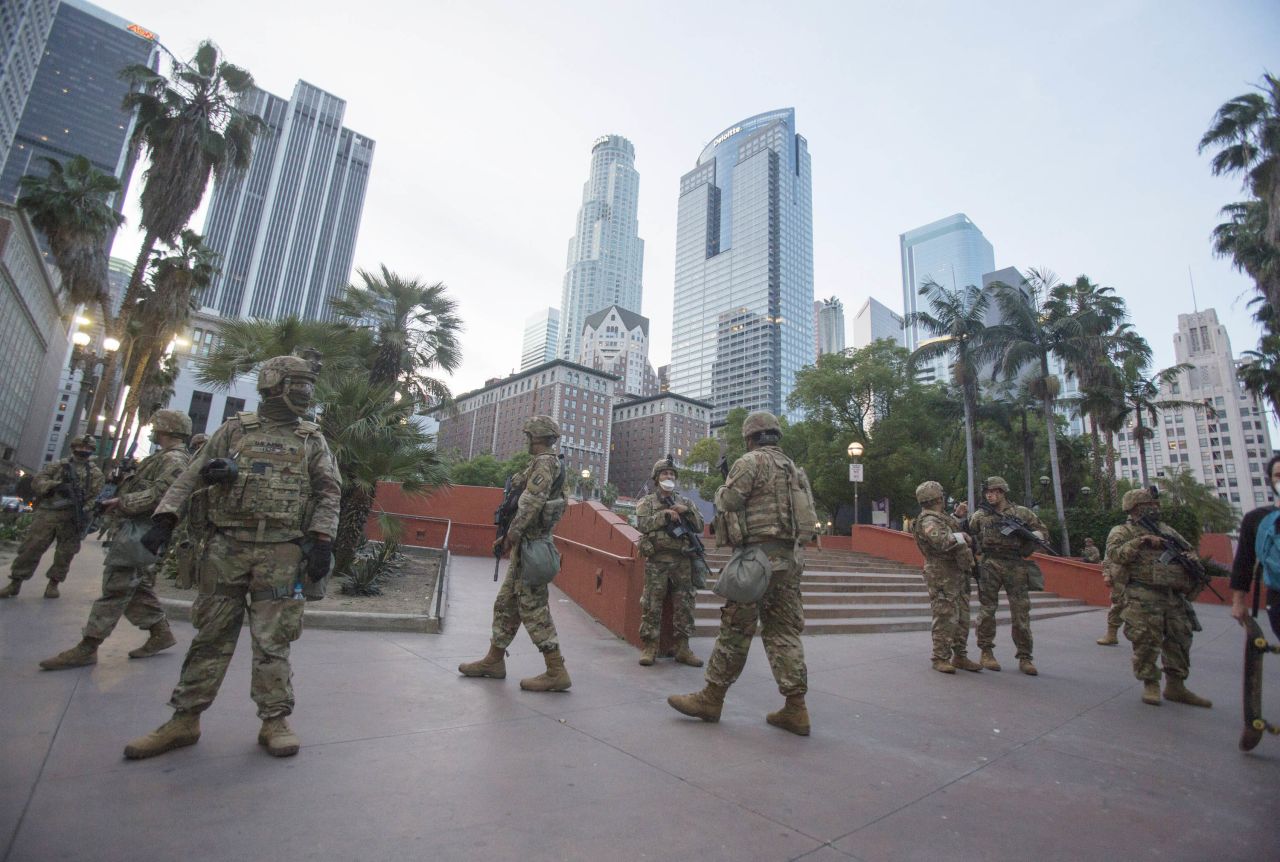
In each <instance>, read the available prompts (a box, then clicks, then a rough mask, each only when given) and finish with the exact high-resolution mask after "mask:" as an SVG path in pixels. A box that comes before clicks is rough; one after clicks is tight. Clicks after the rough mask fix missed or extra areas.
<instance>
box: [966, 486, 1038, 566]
mask: <svg viewBox="0 0 1280 862" xmlns="http://www.w3.org/2000/svg"><path fill="white" fill-rule="evenodd" d="M1002 515H1012V516H1013V517H1015V518H1017V519H1018V520H1020V521H1022V522H1023V523H1024V524H1026V525H1027V528H1028V529H1030V530H1031V531H1032V532H1036V533H1040V534H1041V535H1042V536H1047V535H1049V529H1048V528H1047V527H1045V525H1044V522H1043V521H1041V520H1040V518H1039V517H1037V515H1036V513H1035V512H1033V511H1031V510H1030V509H1028V508H1027V507H1026V506H1018V505H1015V504H1013V503H1010V502H1009V501H1007V500H1006V501H1005V504H1004V506H1003V507H1001V508H1000V509H999V510H998V513H997V514H994V515H993V514H991V513H989V512H986V511H984V510H982V509H978V510H977V511H976V512H974V513H973V514H971V515H970V516H969V532H970V533H972V534H973V536H974V538H976V539H977V540H978V550H979V551H980V552H981V553H982V555H983V558H984V559H985V558H986V557H987V556H992V557H1029V556H1031V554H1033V553H1035V552H1036V551H1037V550H1038V549H1039V546H1038V545H1037V544H1036V543H1035V542H1032V541H1030V540H1028V539H1019V538H1018V537H1017V536H1006V535H1004V534H1002V533H1001V532H1000V518H1001V516H1002Z"/></svg>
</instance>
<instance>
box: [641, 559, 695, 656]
mask: <svg viewBox="0 0 1280 862" xmlns="http://www.w3.org/2000/svg"><path fill="white" fill-rule="evenodd" d="M668 592H670V593H671V606H672V611H673V613H672V615H671V622H672V625H673V627H674V628H675V633H676V637H678V638H690V637H693V602H694V597H695V595H696V593H697V591H696V590H694V588H693V561H692V560H690V559H689V558H688V557H686V556H683V555H681V556H665V555H664V556H659V557H653V558H650V559H648V560H645V564H644V593H643V594H642V595H641V596H640V614H641V616H640V640H642V641H656V640H658V636H659V635H660V634H661V629H662V603H663V601H665V600H666V598H667V593H668Z"/></svg>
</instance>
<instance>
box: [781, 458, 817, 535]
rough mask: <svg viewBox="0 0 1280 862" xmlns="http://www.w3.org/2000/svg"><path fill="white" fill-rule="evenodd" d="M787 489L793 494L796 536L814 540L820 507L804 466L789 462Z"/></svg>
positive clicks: (792, 506) (792, 511)
mask: <svg viewBox="0 0 1280 862" xmlns="http://www.w3.org/2000/svg"><path fill="white" fill-rule="evenodd" d="M786 470H787V489H788V491H789V492H790V495H791V513H792V516H793V517H794V518H795V538H796V539H797V540H798V541H800V542H812V541H813V540H814V539H816V538H817V535H818V533H817V524H818V507H817V506H816V505H815V504H814V502H813V489H812V488H811V487H810V485H809V477H808V476H807V475H805V472H804V468H803V467H800V466H798V465H796V464H792V463H790V462H788V465H787V468H786Z"/></svg>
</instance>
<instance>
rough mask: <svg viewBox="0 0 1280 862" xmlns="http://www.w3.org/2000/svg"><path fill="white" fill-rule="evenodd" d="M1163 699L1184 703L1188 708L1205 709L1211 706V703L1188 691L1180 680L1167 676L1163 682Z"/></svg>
mask: <svg viewBox="0 0 1280 862" xmlns="http://www.w3.org/2000/svg"><path fill="white" fill-rule="evenodd" d="M1164 699H1165V700H1171V701H1173V702H1174V703H1185V704H1187V705H1188V706H1203V707H1204V708H1205V709H1209V708H1210V707H1212V706H1213V701H1211V700H1209V699H1208V698H1205V697H1201V696H1200V695H1198V694H1196V693H1195V692H1193V691H1190V690H1189V689H1188V688H1187V687H1186V685H1185V684H1184V683H1183V682H1182V680H1180V679H1178V678H1177V677H1175V676H1169V675H1168V674H1166V675H1165V680H1164Z"/></svg>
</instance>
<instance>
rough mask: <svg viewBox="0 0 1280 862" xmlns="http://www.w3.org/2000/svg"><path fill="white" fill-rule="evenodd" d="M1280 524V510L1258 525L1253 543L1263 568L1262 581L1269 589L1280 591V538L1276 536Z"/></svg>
mask: <svg viewBox="0 0 1280 862" xmlns="http://www.w3.org/2000/svg"><path fill="white" fill-rule="evenodd" d="M1277 522H1280V509H1277V510H1275V511H1274V512H1272V513H1270V514H1269V515H1267V516H1266V517H1265V518H1263V519H1262V522H1261V523H1260V524H1258V535H1257V537H1256V538H1255V539H1254V541H1253V550H1254V554H1255V555H1256V556H1257V559H1258V565H1259V566H1261V567H1262V581H1263V583H1265V584H1266V585H1267V589H1269V590H1273V591H1280V536H1278V535H1276V526H1277Z"/></svg>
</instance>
